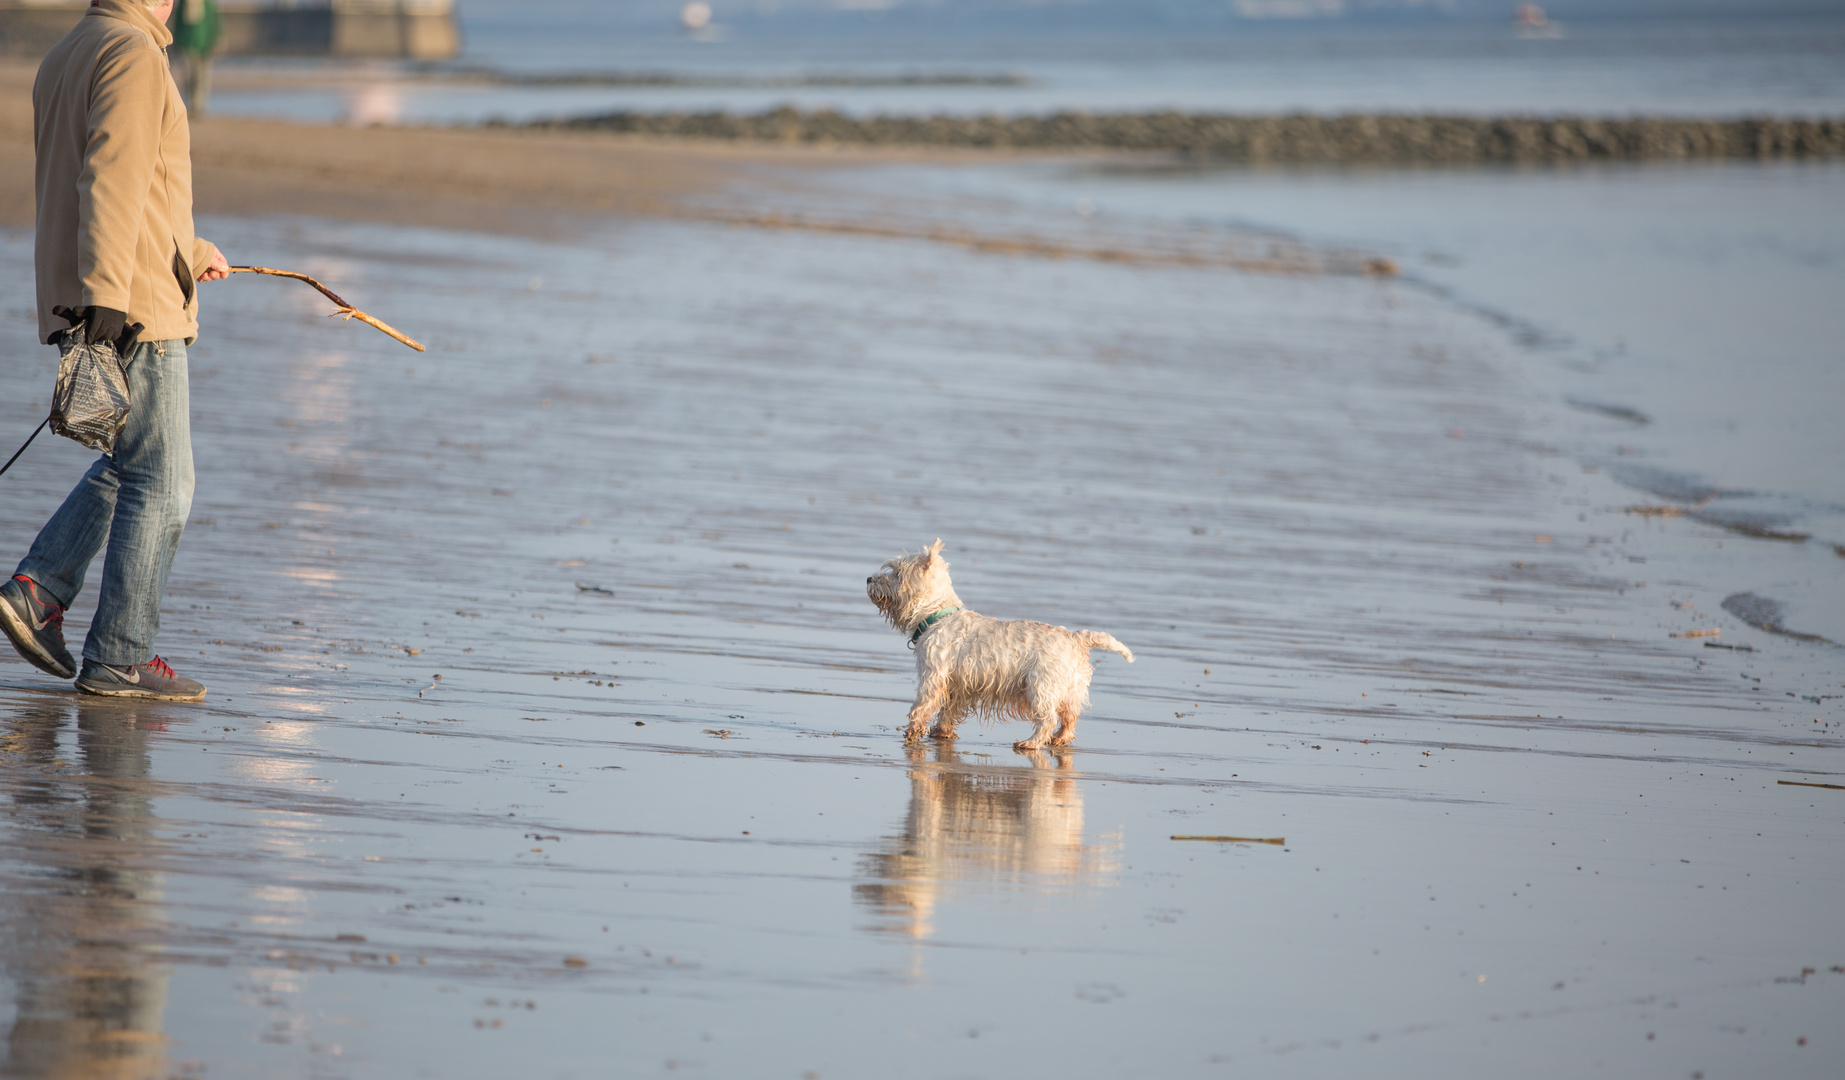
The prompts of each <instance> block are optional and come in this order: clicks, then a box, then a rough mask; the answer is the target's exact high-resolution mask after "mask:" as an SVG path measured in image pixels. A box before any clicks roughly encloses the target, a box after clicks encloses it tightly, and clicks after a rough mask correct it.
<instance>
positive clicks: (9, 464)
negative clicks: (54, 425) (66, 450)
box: [0, 416, 51, 476]
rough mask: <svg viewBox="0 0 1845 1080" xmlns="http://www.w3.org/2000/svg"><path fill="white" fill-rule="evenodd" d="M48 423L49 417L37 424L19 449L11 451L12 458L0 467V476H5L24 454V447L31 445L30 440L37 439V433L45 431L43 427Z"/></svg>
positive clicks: (49, 421)
mask: <svg viewBox="0 0 1845 1080" xmlns="http://www.w3.org/2000/svg"><path fill="white" fill-rule="evenodd" d="M49 423H51V417H49V416H47V417H45V418H44V419H43V420H40V421H39V422H38V426H37V427H35V428H33V429H32V434H30V435H27V436H26V441H25V442H22V443H20V444H19V449H17V450H15V451H13V456H12V457H10V458H7V459H6V464H5V465H0V476H5V475H6V471H7V470H8V469H10V468H12V467H13V462H15V461H18V460H19V455H21V454H23V453H25V452H26V447H28V446H31V445H32V440H33V439H36V438H38V433H39V432H41V431H43V430H45V425H46V424H49Z"/></svg>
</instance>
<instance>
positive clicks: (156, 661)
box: [141, 656, 174, 679]
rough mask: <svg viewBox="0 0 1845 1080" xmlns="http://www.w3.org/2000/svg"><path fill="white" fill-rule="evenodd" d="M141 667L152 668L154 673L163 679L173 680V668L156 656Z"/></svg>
mask: <svg viewBox="0 0 1845 1080" xmlns="http://www.w3.org/2000/svg"><path fill="white" fill-rule="evenodd" d="M141 666H142V667H144V668H152V669H153V670H154V672H155V673H156V674H158V675H159V676H160V677H161V678H163V679H171V678H174V675H173V668H172V667H171V666H170V665H168V664H167V662H166V661H165V660H162V659H161V658H160V657H158V656H156V657H154V658H153V659H152V660H149V661H148V662H147V663H145V664H142V665H141Z"/></svg>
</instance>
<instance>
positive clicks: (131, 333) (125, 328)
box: [52, 304, 142, 358]
mask: <svg viewBox="0 0 1845 1080" xmlns="http://www.w3.org/2000/svg"><path fill="white" fill-rule="evenodd" d="M52 314H54V315H61V316H63V317H64V318H65V319H67V320H69V322H70V324H71V329H73V330H74V329H76V328H77V327H79V326H81V327H83V337H84V340H85V341H91V342H96V343H98V344H100V343H103V342H107V343H109V344H111V345H114V346H115V355H117V356H120V357H124V358H126V357H128V356H130V355H132V354H133V353H134V351H135V347H136V346H138V345H139V344H140V343H141V330H142V326H141V324H140V323H131V322H129V321H128V313H127V312H125V311H117V310H115V309H114V308H106V307H98V306H96V305H95V304H91V305H90V306H88V307H86V308H84V309H83V311H82V312H77V311H73V310H71V309H70V308H67V307H59V308H53V309H52ZM54 340H55V339H54Z"/></svg>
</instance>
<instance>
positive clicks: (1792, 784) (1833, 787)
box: [1775, 780, 1845, 791]
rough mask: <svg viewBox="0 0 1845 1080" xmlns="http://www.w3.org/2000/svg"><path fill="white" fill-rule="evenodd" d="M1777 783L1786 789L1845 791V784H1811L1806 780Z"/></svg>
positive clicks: (1777, 781) (1779, 781) (1780, 781)
mask: <svg viewBox="0 0 1845 1080" xmlns="http://www.w3.org/2000/svg"><path fill="white" fill-rule="evenodd" d="M1775 783H1777V784H1781V785H1784V786H1786V787H1823V788H1825V789H1827V790H1829V791H1845V784H1811V783H1808V782H1807V781H1805V780H1776V781H1775Z"/></svg>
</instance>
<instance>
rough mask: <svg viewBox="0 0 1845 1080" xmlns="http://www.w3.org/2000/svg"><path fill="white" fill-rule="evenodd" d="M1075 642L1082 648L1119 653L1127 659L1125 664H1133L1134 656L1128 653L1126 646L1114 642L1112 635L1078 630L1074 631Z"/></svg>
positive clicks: (1098, 631) (1096, 631)
mask: <svg viewBox="0 0 1845 1080" xmlns="http://www.w3.org/2000/svg"><path fill="white" fill-rule="evenodd" d="M1076 640H1077V642H1078V643H1080V644H1081V645H1082V646H1083V647H1084V648H1089V649H1107V650H1108V651H1109V652H1114V653H1120V654H1121V655H1122V656H1125V657H1127V662H1128V663H1130V664H1131V663H1133V662H1134V654H1133V653H1131V652H1128V647H1127V646H1126V645H1123V644H1121V643H1120V642H1119V641H1116V640H1115V639H1114V637H1113V635H1110V634H1104V633H1103V632H1102V631H1100V630H1078V631H1076Z"/></svg>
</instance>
